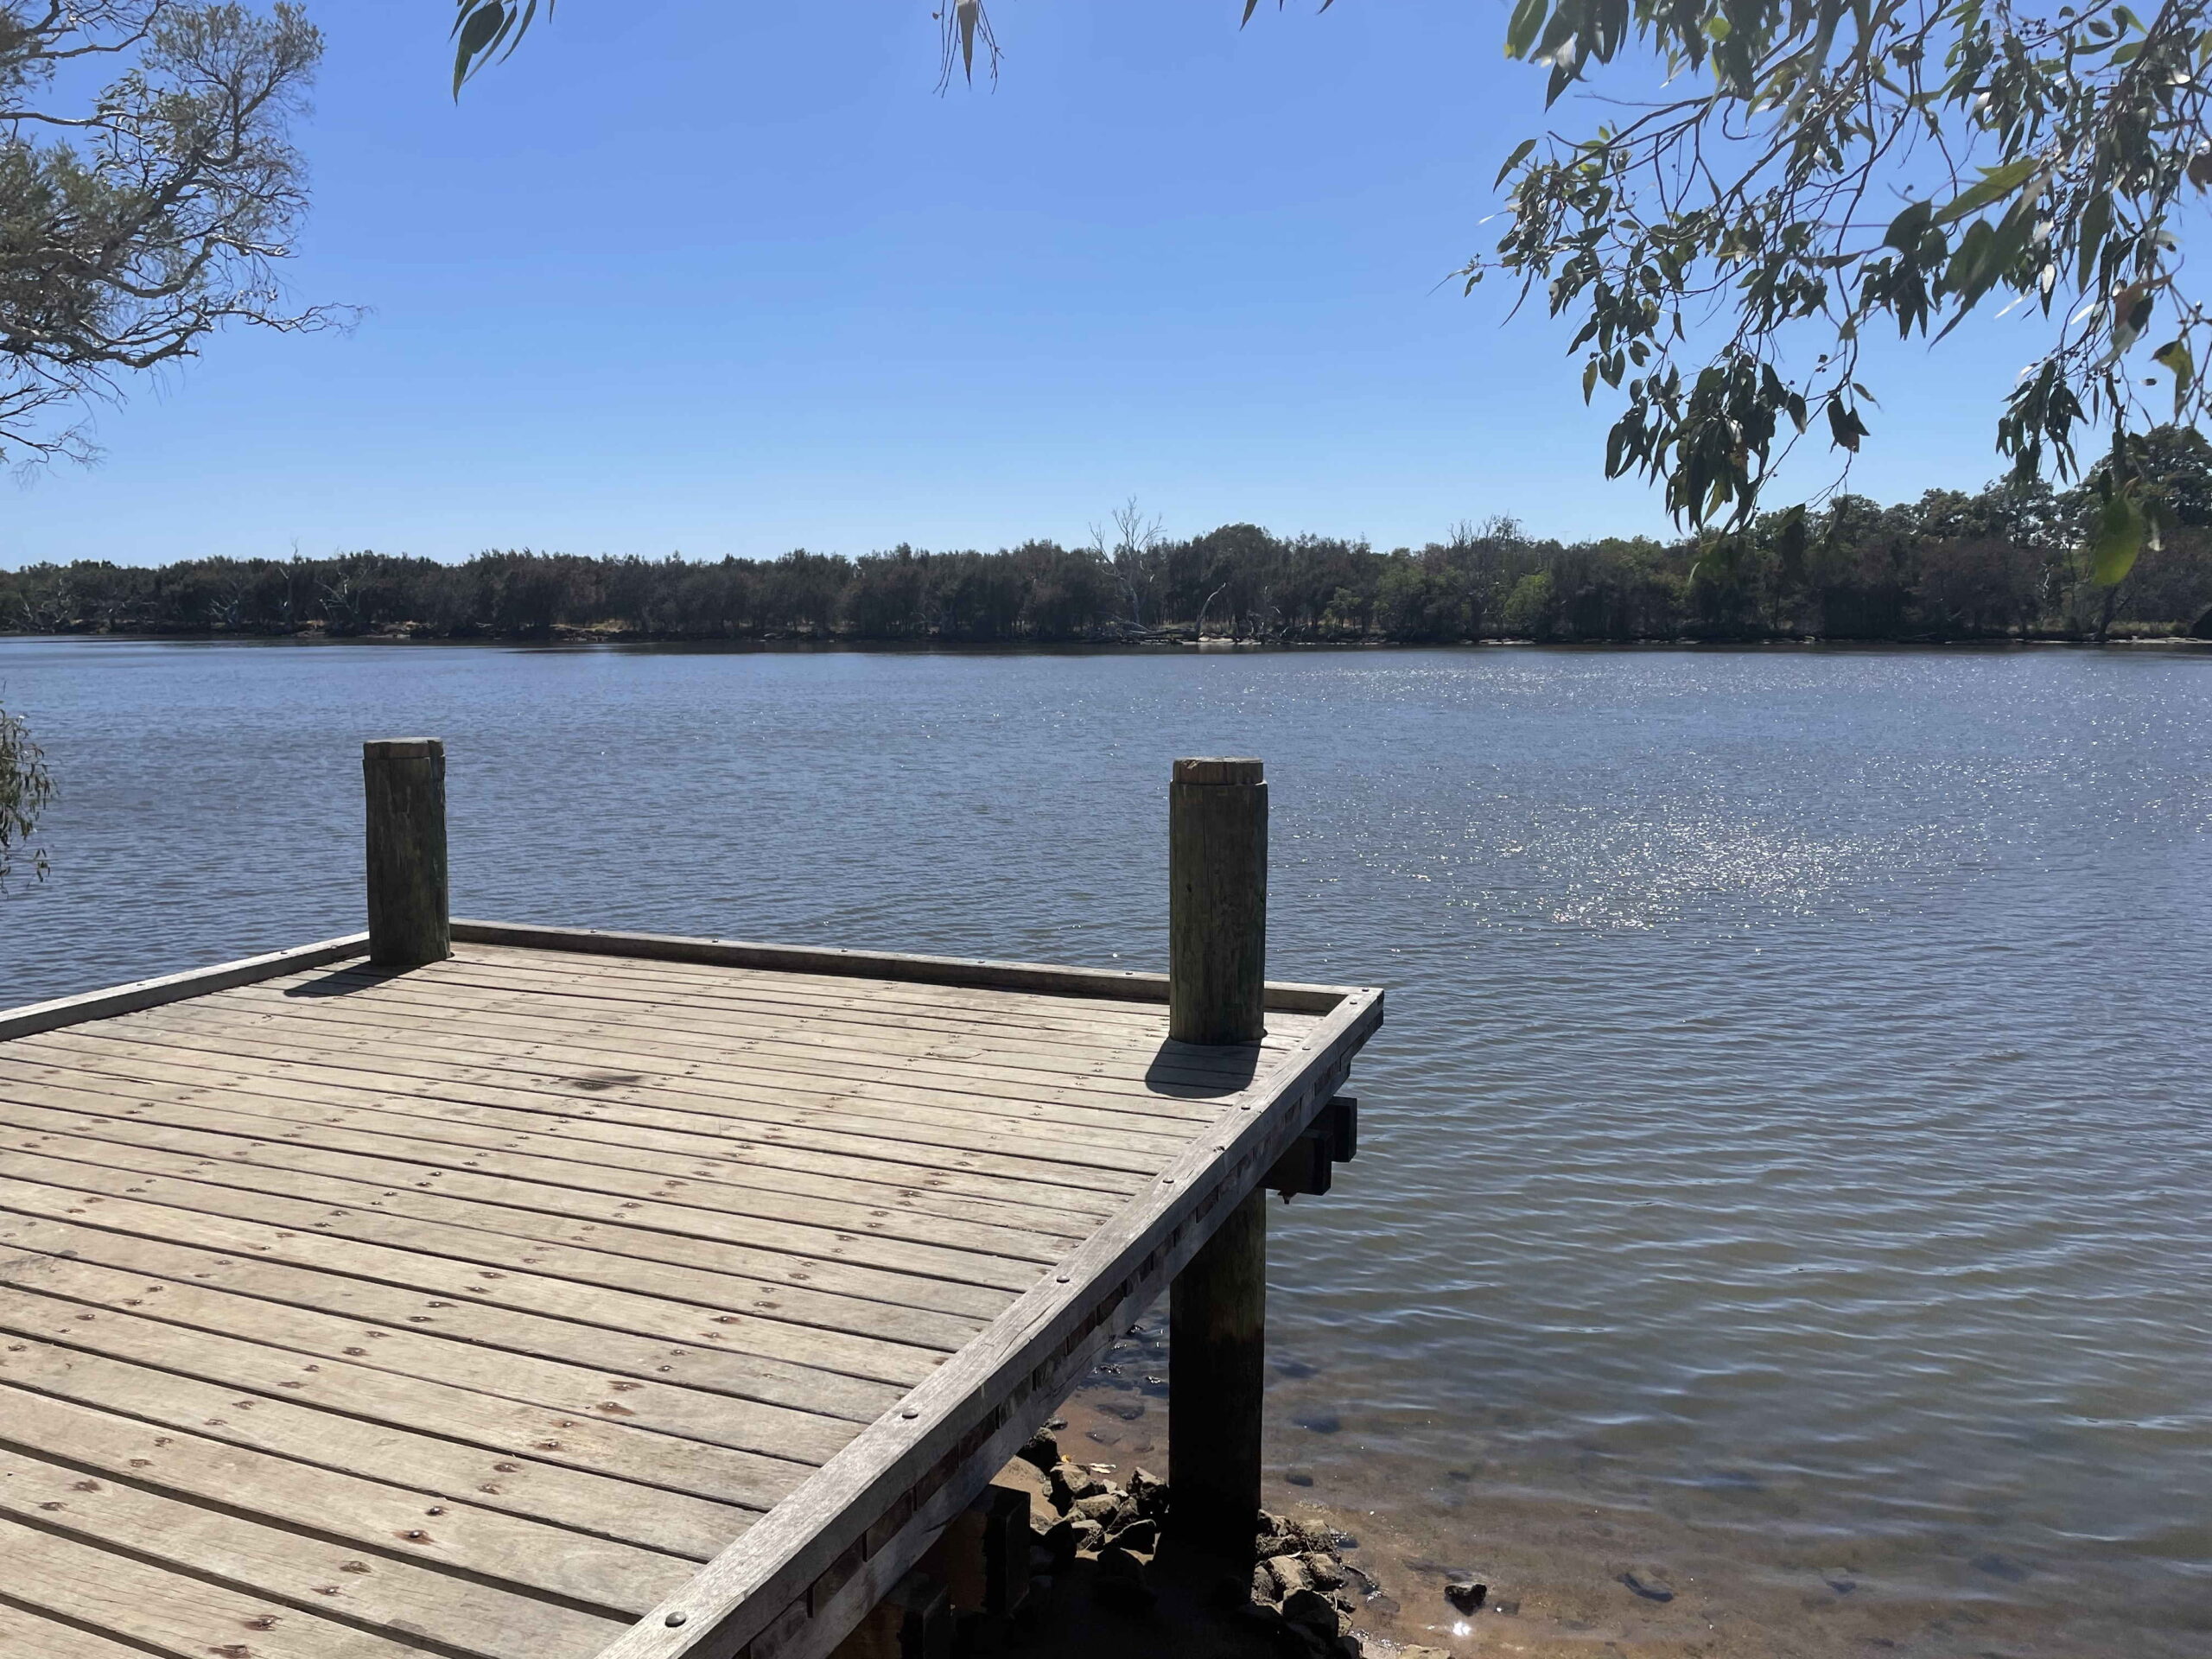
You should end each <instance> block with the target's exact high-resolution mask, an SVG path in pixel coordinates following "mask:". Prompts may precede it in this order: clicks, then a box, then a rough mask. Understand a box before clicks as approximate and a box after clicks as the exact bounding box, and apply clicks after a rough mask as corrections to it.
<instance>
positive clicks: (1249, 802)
mask: <svg viewBox="0 0 2212 1659" xmlns="http://www.w3.org/2000/svg"><path fill="white" fill-rule="evenodd" d="M1267 945H1268V785H1267V783H1266V781H1265V779H1264V774H1263V772H1262V767H1261V765H1260V763H1259V762H1258V761H1257V760H1178V761H1177V762H1176V763H1175V771H1174V779H1173V782H1172V783H1171V784H1170V785H1168V797H1167V1034H1168V1036H1169V1037H1170V1038H1171V1039H1173V1040H1174V1041H1176V1042H1179V1043H1256V1042H1258V1041H1259V1040H1260V1039H1261V1038H1262V1036H1264V1035H1265V1034H1266V1029H1267V1027H1266V1020H1265V1014H1264V1009H1265V1005H1266V1001H1267Z"/></svg>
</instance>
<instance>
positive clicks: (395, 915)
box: [361, 737, 453, 968]
mask: <svg viewBox="0 0 2212 1659" xmlns="http://www.w3.org/2000/svg"><path fill="white" fill-rule="evenodd" d="M361 777H362V782H363V784H364V785H365V788H366V791H367V795H368V830H369V833H368V877H369V960H370V961H372V962H374V963H380V964H382V965H384V966H385V967H391V968H413V967H416V966H418V965H420V964H421V963H426V962H442V961H444V960H445V958H447V957H449V956H451V955H452V954H453V928H452V923H451V921H450V920H449V918H448V914H447V910H446V746H445V745H444V744H443V743H442V742H440V741H438V740H437V739H436V738H435V737H393V738H382V739H378V741H374V742H370V743H364V744H363V745H362V746H361Z"/></svg>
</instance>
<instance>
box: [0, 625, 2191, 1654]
mask: <svg viewBox="0 0 2212 1659" xmlns="http://www.w3.org/2000/svg"><path fill="white" fill-rule="evenodd" d="M0 700H4V702H5V703H6V704H7V705H8V706H10V707H11V708H13V709H17V710H19V711H21V712H23V713H25V714H27V715H29V716H30V717H31V718H32V719H33V720H34V721H35V725H36V729H37V734H38V736H39V737H40V739H41V741H43V742H44V744H45V746H46V747H47V750H48V757H49V759H50V761H51V763H52V765H53V767H54V772H55V774H56V776H57V778H58V779H59V780H60V785H61V787H62V790H63V795H62V799H61V802H60V804H59V805H58V806H57V807H56V808H55V810H54V812H53V814H52V816H51V817H50V819H49V821H48V830H49V835H50V838H51V842H52V844H53V849H54V873H53V874H52V876H51V877H50V879H49V880H48V881H47V882H46V883H45V884H44V885H43V886H41V887H31V886H28V885H19V889H18V891H16V892H15V893H13V894H11V895H10V896H9V897H8V898H6V899H0V1003H7V1002H15V1001H29V1000H31V999H34V998H38V997H43V996H48V995H56V994H60V993H62V992H67V991H72V990H77V989H81V988H89V987H92V986H96V985H99V984H103V983H109V982H115V981H118V980H123V979H129V978H133V977H137V976H144V975H149V974H154V973H159V972H165V971H169V970H172V969H176V968H179V967H181V966H184V965H187V964H189V963H198V962H206V961H213V960H217V959H219V958H223V957H232V956H237V955H241V954H245V953H246V952H249V951H254V950H265V949H270V948H273V947H277V946H281V945H285V944H295V943H297V942H299V941H301V940H303V939H306V938H313V937H320V936H321V935H324V934H328V933H334V932H339V931H347V930H350V929H352V928H354V927H357V926H359V899H358V881H359V871H358V861H359V853H358V849H357V842H358V836H359V829H358V822H359V819H358V813H359V807H358V795H359V770H358V766H359V762H358V748H357V745H358V743H359V740H361V739H362V738H365V737H369V736H382V735H393V734H405V733H411V732H417V731H428V732H433V733H438V734H443V735H444V736H445V737H446V739H447V740H448V751H449V754H450V756H451V796H452V813H453V830H454V902H455V907H456V909H457V910H458V911H459V912H461V913H463V914H474V915H488V916H495V917H501V918H512V919H518V920H543V921H551V922H564V923H580V922H588V923H594V924H600V925H610V926H617V927H633V928H645V929H653V930H659V931H672V932H691V933H721V934H726V935H734V936H738V937H744V938H768V939H782V940H796V941H803V942H807V943H826V944H851V945H874V946H885V947H890V948H894V949H904V950H928V951H947V952H957V953H963V954H978V955H982V954H988V955H995V956H1007V957H1033V958H1046V959H1058V960H1065V961H1073V962H1085V963H1123V964H1128V965H1140V966H1147V967H1150V966H1155V965H1157V964H1158V963H1160V960H1161V958H1162V956H1163V953H1164V948H1165V946H1164V917H1165V901H1164V875H1165V872H1164V862H1165V837H1164V816H1165V802H1166V772H1167V763H1168V760H1169V759H1170V758H1171V757H1172V756H1173V755H1175V754H1179V753H1203V752H1213V753H1221V752H1230V753H1253V754H1259V755H1262V756H1264V757H1265V758H1266V760H1267V762H1268V775H1269V778H1270V779H1271V780H1272V783H1273V787H1274V823H1275V826H1276V829H1275V837H1276V839H1275V846H1274V896H1273V916H1272V961H1271V964H1270V965H1271V968H1272V969H1273V971H1274V973H1275V974H1276V975H1277V976H1284V977H1292V978H1300V979H1316V980H1335V981H1351V982H1373V983H1382V984H1384V985H1387V986H1388V987H1389V994H1390V1005H1389V1006H1390V1023H1389V1027H1387V1028H1386V1030H1385V1031H1384V1032H1383V1033H1382V1035H1381V1036H1380V1037H1379V1038H1378V1039H1376V1043H1375V1044H1374V1045H1373V1046H1372V1047H1371V1048H1370V1051H1369V1054H1368V1057H1367V1058H1364V1059H1363V1061H1362V1062H1361V1065H1360V1066H1359V1069H1358V1075H1357V1084H1358V1092H1359V1094H1360V1096H1361V1098H1362V1101H1363V1119H1364V1122H1363V1125H1362V1142H1363V1145H1362V1155H1361V1158H1360V1160H1359V1161H1358V1162H1357V1164H1356V1165H1354V1166H1351V1168H1350V1169H1349V1170H1347V1171H1345V1172H1344V1173H1343V1174H1342V1175H1340V1177H1339V1181H1338V1189H1337V1192H1336V1193H1335V1194H1333V1195H1332V1197H1330V1198H1327V1199H1325V1200H1319V1201H1304V1202H1300V1203H1299V1204H1297V1205H1294V1206H1292V1207H1291V1208H1289V1209H1288V1210H1287V1211H1286V1210H1282V1209H1280V1208H1279V1209H1277V1210H1276V1211H1275V1212H1274V1223H1275V1231H1274V1261H1275V1266H1274V1283H1275V1287H1276V1290H1275V1296H1274V1303H1273V1307H1272V1319H1273V1330H1272V1340H1273V1348H1274V1355H1275V1357H1276V1364H1277V1370H1278V1372H1279V1373H1280V1375H1279V1376H1278V1378H1277V1380H1276V1383H1275V1390H1276V1391H1275V1394H1274V1396H1273V1397H1272V1398H1273V1403H1272V1404H1271V1412H1272V1414H1273V1421H1272V1423H1271V1428H1270V1433H1271V1435H1272V1437H1273V1438H1272V1440H1271V1445H1270V1456H1271V1459H1272V1461H1273V1464H1274V1477H1275V1478H1278V1479H1280V1478H1286V1477H1291V1476H1295V1477H1296V1478H1297V1479H1298V1480H1299V1481H1300V1483H1301V1484H1300V1485H1297V1486H1289V1487H1284V1488H1281V1491H1282V1492H1283V1493H1285V1494H1286V1495H1292V1494H1295V1493H1297V1492H1300V1491H1304V1492H1306V1494H1307V1495H1308V1496H1311V1497H1319V1498H1322V1499H1325V1501H1327V1502H1329V1503H1332V1504H1335V1505H1338V1506H1339V1507H1341V1508H1343V1509H1344V1510H1373V1511H1375V1512H1376V1525H1377V1526H1378V1527H1382V1526H1387V1527H1389V1528H1390V1529H1392V1533H1391V1535H1393V1536H1403V1537H1407V1538H1412V1539H1418V1540H1434V1541H1437V1542H1436V1543H1435V1545H1434V1549H1435V1551H1436V1553H1437V1554H1439V1555H1440V1556H1441V1557H1442V1560H1440V1561H1430V1562H1426V1563H1423V1562H1417V1563H1416V1565H1415V1567H1414V1568H1411V1569H1401V1570H1402V1571H1410V1572H1413V1573H1414V1574H1415V1575H1416V1576H1418V1574H1419V1573H1421V1572H1423V1571H1431V1570H1437V1569H1439V1568H1440V1567H1441V1566H1445V1565H1449V1566H1472V1567H1475V1568H1477V1569H1478V1570H1489V1571H1491V1572H1493V1573H1496V1572H1497V1570H1498V1566H1499V1563H1503V1562H1507V1561H1511V1562H1515V1563H1521V1564H1522V1566H1521V1567H1520V1568H1519V1570H1522V1571H1523V1572H1524V1573H1527V1574H1528V1575H1529V1576H1530V1578H1531V1581H1532V1583H1533V1581H1534V1579H1535V1577H1537V1576H1540V1575H1541V1573H1544V1572H1550V1573H1553V1574H1554V1577H1555V1578H1556V1580H1557V1582H1558V1583H1559V1584H1560V1585H1566V1584H1567V1583H1568V1582H1569V1581H1570V1580H1576V1579H1577V1577H1578V1575H1580V1577H1581V1578H1584V1579H1586V1580H1588V1582H1589V1585H1590V1586H1593V1587H1592V1589H1591V1590H1590V1592H1589V1593H1590V1596H1591V1597H1592V1602H1591V1604H1590V1605H1592V1606H1593V1607H1598V1608H1599V1610H1600V1611H1599V1613H1593V1614H1592V1615H1591V1616H1590V1617H1587V1618H1569V1617H1567V1613H1566V1612H1561V1613H1560V1616H1559V1618H1558V1620H1557V1621H1556V1622H1555V1624H1554V1626H1553V1627H1552V1633H1553V1634H1554V1635H1556V1636H1560V1639H1561V1640H1568V1639H1570V1637H1573V1633H1575V1632H1578V1631H1579V1632H1581V1633H1583V1636H1582V1639H1583V1641H1584V1645H1586V1646H1587V1647H1588V1649H1590V1650H1591V1651H1592V1652H1597V1651H1602V1650H1605V1645H1606V1643H1608V1642H1611V1641H1612V1640H1615V1639H1620V1640H1629V1639H1630V1638H1631V1637H1635V1636H1636V1631H1635V1630H1633V1629H1631V1628H1630V1625H1629V1624H1626V1623H1622V1624H1618V1627H1616V1626H1614V1625H1609V1624H1606V1623H1605V1620H1606V1619H1609V1618H1611V1619H1617V1620H1622V1621H1625V1620H1628V1619H1630V1617H1631V1616H1640V1615H1641V1614H1642V1613H1643V1611H1646V1610H1645V1609H1644V1608H1643V1606H1642V1605H1641V1604H1639V1603H1637V1602H1636V1601H1634V1600H1633V1599H1631V1598H1630V1592H1628V1591H1627V1590H1625V1589H1623V1588H1620V1587H1618V1585H1617V1584H1616V1583H1615V1575H1616V1574H1618V1573H1620V1572H1621V1571H1623V1570H1626V1569H1631V1568H1639V1567H1640V1570H1642V1571H1643V1572H1644V1573H1646V1574H1647V1575H1649V1574H1651V1573H1665V1574H1668V1575H1669V1581H1670V1582H1671V1583H1672V1584H1673V1585H1674V1587H1675V1588H1676V1589H1677V1590H1678V1591H1680V1592H1682V1593H1681V1596H1680V1598H1679V1600H1678V1604H1677V1605H1675V1606H1673V1607H1672V1608H1667V1609H1662V1610H1660V1611H1663V1612H1666V1613H1668V1614H1669V1616H1674V1615H1682V1614H1684V1613H1685V1610H1688V1611H1691V1612H1694V1614H1695V1618H1696V1622H1697V1624H1698V1627H1699V1629H1700V1630H1709V1631H1710V1632H1711V1634H1710V1637H1709V1639H1707V1641H1706V1643H1705V1645H1704V1646H1703V1647H1702V1648H1700V1647H1699V1646H1698V1645H1697V1644H1696V1643H1694V1642H1691V1641H1690V1640H1689V1638H1688V1636H1681V1637H1680V1639H1681V1645H1680V1646H1679V1647H1669V1648H1667V1649H1665V1650H1667V1651H1669V1652H1672V1651H1676V1650H1679V1651H1682V1652H1690V1651H1714V1652H1717V1651H1721V1650H1724V1649H1740V1650H1742V1651H1745V1652H1777V1653H1778V1652H1798V1651H1804V1652H1813V1651H1821V1652H1827V1651H1829V1650H1831V1648H1833V1650H1836V1651H1859V1652H1868V1651H1874V1650H1876V1649H1897V1650H1901V1651H1908V1652H1930V1653H1933V1652H1943V1653H1951V1652H1957V1653H1961V1654H1980V1653H2005V1654H2032V1653H2053V1654H2056V1653H2066V1654H2075V1653H2082V1654H2094V1653H2113V1654H2123V1653H2124V1654H2131V1655H2133V1654H2144V1655H2167V1654H2194V1655H2202V1654H2206V1653H2212V1363H2208V1362H2209V1361H2212V1314H2209V1313H2208V1311H2207V1309H2208V1296H2207V1287H2208V1283H2212V1227H2208V1208H2212V1205H2208V1194H2212V1109H2208V1106H2207V1100H2208V1095H2212V1049H2208V1046H2207V1043H2206V1031H2207V1019H2206V1015H2207V1013H2208V1002H2209V1001H2212V944H2208V938H2212V933H2209V932H2208V930H2207V928H2206V926H2205V925H2204V918H2205V913H2206V899H2207V896H2208V893H2212V880H2208V878H2212V835H2208V833H2207V831H2208V828H2212V660H2207V659H2204V658H2173V657H2156V658H2152V657H2130V656H2122V655H2119V654H2106V655H2088V654H2072V653H2067V654H2061V653H2050V654H2011V655H1987V656H1984V655H1968V654H1963V653H1961V654H1957V655H1946V654H1917V655H1905V654H1875V653H1867V654H1857V653H1849V654H1847V653H1835V654H1675V653H1647V654H1636V655H1611V654H1605V655H1600V654H1587V655H1584V654H1569V653H1540V652H1505V651H1495V650H1491V651H1479V652H1388V653H1371V654H1327V655H1322V654H1312V655H1306V654H1281V655H1274V654H1266V655H1234V656H1217V655H1209V656H1205V657H1194V656H1187V655H1185V656H1150V655H1098V656H1003V657H993V656H931V655H911V656H909V655H868V654H857V653H846V654H822V655H800V654H771V653H759V652H752V653H721V652H677V651H613V650H574V651H526V650H495V649H474V648H443V647H422V646H416V647H377V646H312V647H303V646H289V645H277V646H213V645H137V644H127V643H108V642H68V641H64V642H50V641H12V642H0ZM1144 1444H1147V1442H1142V1441H1140V1442H1137V1445H1138V1446H1140V1447H1141V1446H1143V1445H1144ZM1308 1478H1310V1479H1311V1480H1312V1481H1313V1485H1312V1486H1311V1487H1310V1488H1309V1487H1306V1486H1304V1485H1303V1484H1302V1483H1303V1482H1304V1481H1306V1479H1308ZM1539 1545H1541V1552H1542V1563H1539V1561H1538V1557H1537V1555H1535V1554H1531V1553H1530V1552H1531V1551H1532V1550H1536V1549H1537V1548H1538V1547H1539ZM1661 1552H1663V1554H1661ZM1385 1576H1386V1579H1387V1577H1388V1574H1386V1575H1385ZM1839 1585H1840V1586H1848V1587H1847V1588H1838V1587H1837V1586H1839ZM1560 1595H1561V1596H1566V1595H1567V1592H1565V1591H1561V1592H1560ZM1605 1595H1610V1596H1611V1597H1612V1598H1614V1599H1615V1601H1616V1602H1618V1608H1616V1607H1614V1605H1613V1604H1611V1603H1605V1602H1604V1601H1603V1597H1604V1596H1605ZM1569 1600H1571V1598H1569ZM1558 1605H1559V1606H1560V1607H1562V1608H1566V1607H1567V1606H1568V1601H1567V1600H1561V1601H1560V1602H1559V1603H1558ZM1867 1609H1875V1610H1882V1609H1886V1610H1888V1611H1887V1612H1886V1614H1885V1617H1886V1618H1887V1619H1888V1621H1889V1622H1888V1623H1887V1624H1883V1623H1881V1622H1880V1620H1878V1619H1877V1620H1876V1621H1875V1622H1874V1623H1867V1622H1866V1621H1867V1620H1868V1619H1870V1618H1873V1617H1874V1615H1873V1614H1872V1613H1869V1612H1867V1611H1866V1610H1867ZM1530 1611H1532V1612H1533V1611H1535V1607H1534V1606H1533V1605H1532V1606H1531V1609H1530ZM1570 1611H1571V1610H1570ZM1600 1615H1602V1616H1600ZM1413 1617H1414V1616H1413V1614H1412V1613H1411V1612H1410V1611H1409V1613H1408V1618H1409V1619H1410V1618H1413ZM1485 1617H1486V1618H1487V1616H1485ZM1653 1617H1654V1618H1656V1617H1658V1614H1657V1613H1654V1614H1653ZM1852 1620H1858V1621H1859V1624H1851V1623H1850V1621H1852ZM1523 1623H1524V1624H1525V1621H1523ZM1493 1628H1495V1629H1496V1630H1501V1631H1510V1630H1511V1629H1512V1628H1513V1622H1512V1621H1503V1622H1499V1621H1494V1620H1493V1621H1490V1622H1489V1623H1487V1624H1484V1627H1483V1629H1482V1630H1476V1631H1474V1632H1472V1633H1471V1634H1468V1633H1465V1632H1463V1633H1462V1640H1461V1643H1460V1644H1461V1645H1465V1644H1466V1643H1476V1644H1477V1645H1479V1644H1480V1642H1481V1641H1482V1640H1483V1639H1484V1635H1485V1632H1487V1631H1489V1630H1491V1629H1493ZM1653 1628H1654V1629H1655V1630H1656V1628H1657V1627H1653ZM1688 1628H1689V1627H1688V1624H1685V1625H1683V1627H1682V1629H1683V1630H1688ZM1829 1629H1834V1630H1844V1631H1846V1632H1847V1633H1848V1632H1852V1631H1857V1632H1859V1634H1852V1635H1849V1636H1848V1640H1845V1639H1844V1638H1842V1637H1839V1638H1838V1641H1837V1643H1832V1644H1829V1645H1822V1643H1823V1641H1824V1639H1825V1638H1823V1637H1821V1631H1823V1630H1829ZM1877 1629H1879V1630H1883V1631H1885V1632H1886V1633H1885V1634H1880V1635H1875V1634H1869V1632H1872V1631H1875V1630H1877ZM1745 1630H1756V1631H1757V1632H1758V1635H1757V1637H1756V1639H1753V1638H1751V1637H1746V1636H1745ZM1562 1633H1565V1634H1562ZM1679 1634H1680V1633H1679V1632H1678V1633H1677V1635H1679ZM1664 1635H1666V1633H1665V1632H1661V1633H1660V1635H1652V1634H1651V1633H1650V1632H1649V1631H1646V1632H1645V1637H1646V1638H1648V1639H1647V1640H1646V1645H1650V1644H1651V1643H1659V1642H1660V1641H1661V1636H1664ZM1425 1639H1427V1638H1425ZM1491 1639H1493V1640H1495V1641H1496V1642H1497V1643H1500V1644H1501V1650H1508V1649H1512V1648H1513V1647H1514V1642H1513V1641H1512V1640H1510V1639H1509V1638H1508V1637H1502V1636H1501V1637H1494V1638H1491ZM1666 1639H1667V1640H1675V1636H1667V1637H1666ZM1867 1643H1872V1647H1870V1646H1868V1645H1866V1644H1867ZM1854 1644H1855V1645H1854ZM1529 1650H1533V1649H1529ZM1547 1650H1548V1649H1547ZM1652 1650H1653V1651H1657V1650H1659V1648H1658V1647H1656V1646H1654V1647H1652Z"/></svg>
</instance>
